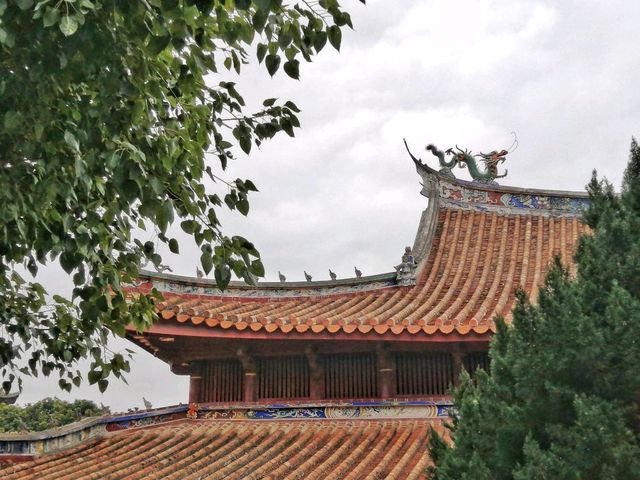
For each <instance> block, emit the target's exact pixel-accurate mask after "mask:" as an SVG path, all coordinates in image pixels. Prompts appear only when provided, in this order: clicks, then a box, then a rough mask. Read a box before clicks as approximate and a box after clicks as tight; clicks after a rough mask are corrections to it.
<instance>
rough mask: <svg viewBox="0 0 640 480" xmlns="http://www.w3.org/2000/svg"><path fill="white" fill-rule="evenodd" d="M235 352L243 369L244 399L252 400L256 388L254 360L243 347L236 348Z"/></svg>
mask: <svg viewBox="0 0 640 480" xmlns="http://www.w3.org/2000/svg"><path fill="white" fill-rule="evenodd" d="M237 354H238V358H239V359H240V362H241V363H242V368H243V370H244V401H245V402H254V401H255V400H256V391H257V389H258V384H257V380H258V377H257V368H256V362H255V361H254V359H253V357H251V356H250V355H249V353H248V352H247V351H246V350H245V349H243V348H240V349H238V351H237Z"/></svg>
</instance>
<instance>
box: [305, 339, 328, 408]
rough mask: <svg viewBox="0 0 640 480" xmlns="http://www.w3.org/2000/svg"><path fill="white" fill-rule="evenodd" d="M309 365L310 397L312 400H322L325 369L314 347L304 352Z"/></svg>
mask: <svg viewBox="0 0 640 480" xmlns="http://www.w3.org/2000/svg"><path fill="white" fill-rule="evenodd" d="M304 353H305V356H306V357H307V362H308V363H309V396H310V397H311V399H312V400H322V399H323V398H324V397H325V392H324V369H323V368H322V362H321V360H320V356H319V355H318V353H317V352H316V351H315V349H314V348H313V347H307V348H306V349H305V351H304Z"/></svg>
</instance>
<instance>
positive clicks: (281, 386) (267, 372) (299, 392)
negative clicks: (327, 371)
mask: <svg viewBox="0 0 640 480" xmlns="http://www.w3.org/2000/svg"><path fill="white" fill-rule="evenodd" d="M257 373H258V398H260V399H263V398H308V397H309V364H308V363H307V359H306V358H305V357H303V356H291V357H265V358H258V359H257Z"/></svg>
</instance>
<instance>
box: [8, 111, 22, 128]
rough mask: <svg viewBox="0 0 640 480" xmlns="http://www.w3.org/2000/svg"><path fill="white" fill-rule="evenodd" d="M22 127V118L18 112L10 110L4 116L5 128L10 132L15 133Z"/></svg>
mask: <svg viewBox="0 0 640 480" xmlns="http://www.w3.org/2000/svg"><path fill="white" fill-rule="evenodd" d="M21 125H22V116H21V115H20V114H19V113H18V112H14V111H12V110H9V111H8V112H7V113H5V114H4V128H5V129H7V130H9V131H15V130H18V129H19V128H20V126H21Z"/></svg>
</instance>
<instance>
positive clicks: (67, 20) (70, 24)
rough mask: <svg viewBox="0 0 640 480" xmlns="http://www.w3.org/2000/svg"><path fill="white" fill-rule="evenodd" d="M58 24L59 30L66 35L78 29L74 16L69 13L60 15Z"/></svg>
mask: <svg viewBox="0 0 640 480" xmlns="http://www.w3.org/2000/svg"><path fill="white" fill-rule="evenodd" d="M59 26H60V31H61V32H62V34H63V35H64V36H66V37H68V36H70V35H73V34H74V33H76V30H78V22H77V21H76V19H75V18H74V17H72V16H69V15H67V16H64V17H62V19H61V20H60V24H59Z"/></svg>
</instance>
